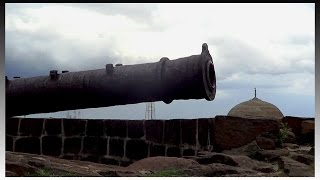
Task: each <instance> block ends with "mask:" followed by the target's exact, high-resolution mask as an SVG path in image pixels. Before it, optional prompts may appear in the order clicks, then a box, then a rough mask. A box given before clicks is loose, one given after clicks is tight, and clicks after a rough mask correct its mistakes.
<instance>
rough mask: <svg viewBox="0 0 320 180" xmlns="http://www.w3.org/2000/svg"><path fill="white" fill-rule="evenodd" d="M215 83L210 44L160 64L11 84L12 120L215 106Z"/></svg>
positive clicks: (8, 86)
mask: <svg viewBox="0 0 320 180" xmlns="http://www.w3.org/2000/svg"><path fill="white" fill-rule="evenodd" d="M215 94H216V77H215V69H214V65H213V62H212V57H211V55H210V53H209V50H208V46H207V44H205V43H204V44H203V45H202V52H201V54H200V55H193V56H189V57H183V58H179V59H176V60H169V59H168V58H166V57H164V58H161V59H160V61H158V62H155V63H145V64H135V65H122V64H117V65H116V66H115V67H114V66H113V65H112V64H107V65H106V67H105V68H104V69H97V70H89V71H79V72H68V71H64V72H63V73H61V74H58V72H57V71H50V74H49V75H48V76H37V77H30V78H14V79H12V80H8V79H6V113H7V116H9V117H11V116H18V115H28V114H36V113H48V112H57V111H65V110H75V109H85V108H97V107H108V106H115V105H124V104H134V103H141V102H154V101H163V102H165V103H167V104H168V103H171V102H172V101H173V100H179V99H185V100H186V99H202V98H205V99H206V100H208V101H211V100H213V99H214V98H215Z"/></svg>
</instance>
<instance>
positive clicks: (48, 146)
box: [42, 136, 62, 156]
mask: <svg viewBox="0 0 320 180" xmlns="http://www.w3.org/2000/svg"><path fill="white" fill-rule="evenodd" d="M61 149H62V138H61V137H57V136H43V137H42V154H43V155H50V156H59V155H60V154H61Z"/></svg>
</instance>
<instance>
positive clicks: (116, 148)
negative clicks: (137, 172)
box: [109, 139, 124, 157]
mask: <svg viewBox="0 0 320 180" xmlns="http://www.w3.org/2000/svg"><path fill="white" fill-rule="evenodd" d="M109 155H112V156H119V157H122V156H123V155H124V142H123V140H122V139H110V140H109Z"/></svg>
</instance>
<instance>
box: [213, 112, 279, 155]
mask: <svg viewBox="0 0 320 180" xmlns="http://www.w3.org/2000/svg"><path fill="white" fill-rule="evenodd" d="M215 127H216V128H215V131H214V133H215V136H214V137H215V143H216V145H217V147H218V148H219V149H220V150H227V149H231V148H236V147H241V146H243V145H246V144H248V143H250V142H252V141H253V140H255V139H256V137H257V136H258V135H260V134H261V133H263V132H270V133H271V134H277V133H278V132H279V125H278V122H277V121H276V120H267V119H243V118H238V117H228V116H216V118H215Z"/></svg>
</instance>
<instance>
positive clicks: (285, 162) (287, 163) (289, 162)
mask: <svg viewBox="0 0 320 180" xmlns="http://www.w3.org/2000/svg"><path fill="white" fill-rule="evenodd" d="M279 167H280V168H281V169H283V170H284V172H285V173H286V174H287V175H288V176H289V177H314V175H315V174H314V168H312V167H310V166H308V165H306V164H303V163H300V162H298V161H295V160H293V159H290V158H289V157H283V156H281V157H280V160H279Z"/></svg>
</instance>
